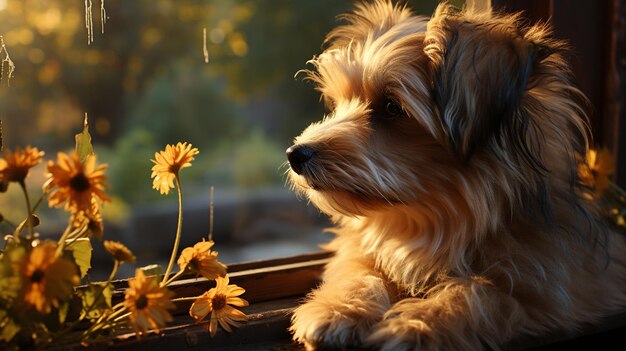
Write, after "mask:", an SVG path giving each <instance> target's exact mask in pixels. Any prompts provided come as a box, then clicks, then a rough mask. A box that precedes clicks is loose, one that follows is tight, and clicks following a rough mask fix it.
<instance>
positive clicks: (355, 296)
mask: <svg viewBox="0 0 626 351" xmlns="http://www.w3.org/2000/svg"><path fill="white" fill-rule="evenodd" d="M390 307H391V302H390V298H389V293H388V291H387V288H386V286H385V283H384V280H383V279H382V278H381V276H380V274H378V273H376V272H375V271H374V269H373V268H372V267H371V266H370V265H369V264H368V263H367V261H366V260H363V259H362V258H348V257H334V258H333V260H332V261H331V262H330V263H329V264H328V267H327V268H326V271H325V273H324V277H323V282H322V285H321V286H320V287H319V288H317V289H316V290H314V291H313V292H312V293H310V294H309V296H308V297H307V301H306V303H304V304H303V305H301V306H299V307H298V308H297V309H296V310H295V311H294V315H293V317H292V326H291V331H292V332H293V333H294V335H293V339H294V340H295V341H297V342H300V343H303V344H304V345H305V346H306V347H307V349H315V348H330V349H345V348H347V347H350V346H357V345H360V344H361V343H362V341H363V340H364V339H365V338H366V337H367V336H368V335H369V334H370V332H371V327H372V326H373V325H374V324H376V323H377V322H380V321H381V320H382V317H383V314H384V313H385V312H386V311H387V310H388V309H389V308H390Z"/></svg>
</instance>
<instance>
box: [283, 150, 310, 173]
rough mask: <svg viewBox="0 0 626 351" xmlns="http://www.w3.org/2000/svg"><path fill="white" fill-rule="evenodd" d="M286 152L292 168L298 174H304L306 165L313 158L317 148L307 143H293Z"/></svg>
mask: <svg viewBox="0 0 626 351" xmlns="http://www.w3.org/2000/svg"><path fill="white" fill-rule="evenodd" d="M286 153H287V159H288V160H289V165H291V169H293V171H294V172H296V173H297V174H302V170H303V169H304V165H305V164H306V163H307V162H308V161H309V160H311V159H312V158H313V156H314V155H315V150H314V149H313V148H311V147H310V146H307V145H292V146H291V147H289V148H288V149H287V151H286Z"/></svg>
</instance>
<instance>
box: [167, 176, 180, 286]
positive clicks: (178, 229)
mask: <svg viewBox="0 0 626 351" xmlns="http://www.w3.org/2000/svg"><path fill="white" fill-rule="evenodd" d="M174 180H175V181H176V189H177V190H178V225H177V227H176V239H174V248H173V249H172V255H171V256H170V263H169V264H168V265H167V270H165V275H164V276H163V281H165V282H168V281H169V276H170V272H171V271H172V267H173V266H174V261H175V260H176V255H177V254H178V245H179V244H180V237H181V232H182V227H183V191H182V189H181V188H180V178H178V173H176V175H175V178H174Z"/></svg>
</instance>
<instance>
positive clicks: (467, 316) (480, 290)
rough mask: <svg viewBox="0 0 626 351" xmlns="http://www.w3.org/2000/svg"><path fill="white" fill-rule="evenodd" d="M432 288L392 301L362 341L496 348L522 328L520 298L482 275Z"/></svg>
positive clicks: (382, 345) (395, 346)
mask: <svg viewBox="0 0 626 351" xmlns="http://www.w3.org/2000/svg"><path fill="white" fill-rule="evenodd" d="M431 291H434V292H432V293H429V295H428V297H427V298H407V299H404V300H401V301H398V302H397V303H396V304H394V305H393V306H392V307H391V309H390V310H389V311H388V312H387V313H386V314H385V316H384V319H383V320H382V321H381V322H380V323H378V324H377V325H375V326H374V327H373V332H372V334H371V335H370V336H369V337H368V338H367V340H366V344H368V345H369V346H372V347H375V348H376V349H380V350H394V351H395V350H481V349H483V348H485V347H489V348H492V349H496V350H497V349H499V347H498V345H501V344H502V343H503V342H506V341H507V340H510V339H511V338H513V337H514V336H516V335H517V334H518V333H519V332H520V330H522V328H524V325H525V322H526V318H527V317H526V313H525V311H524V310H523V308H522V307H521V305H520V304H519V302H518V301H517V300H515V299H514V298H513V297H511V296H510V295H508V294H505V293H502V292H501V291H499V290H497V289H496V288H494V287H493V286H491V285H490V284H488V283H486V282H484V281H482V280H481V279H478V278H473V279H451V280H449V281H447V282H445V283H442V284H440V285H438V286H436V287H435V288H434V290H431Z"/></svg>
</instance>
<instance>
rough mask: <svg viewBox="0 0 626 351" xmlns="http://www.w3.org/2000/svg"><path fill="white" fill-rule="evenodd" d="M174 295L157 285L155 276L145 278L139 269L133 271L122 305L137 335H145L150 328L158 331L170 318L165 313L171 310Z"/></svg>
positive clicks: (168, 314)
mask: <svg viewBox="0 0 626 351" xmlns="http://www.w3.org/2000/svg"><path fill="white" fill-rule="evenodd" d="M172 296H174V293H173V292H171V291H170V290H168V289H167V288H166V287H162V286H160V285H159V280H158V279H157V277H156V276H150V277H146V276H145V275H144V273H143V271H142V270H141V269H137V270H136V271H135V279H131V280H129V281H128V289H127V290H126V296H125V298H124V304H125V306H126V308H128V310H129V311H130V322H131V324H132V325H133V327H134V328H135V331H136V332H137V333H145V332H146V331H148V329H150V328H152V329H155V330H157V331H158V330H159V329H160V328H162V327H164V326H165V324H166V323H167V322H171V321H172V316H171V315H170V313H169V312H168V311H167V310H168V309H173V308H174V307H175V306H174V303H173V302H172Z"/></svg>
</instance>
